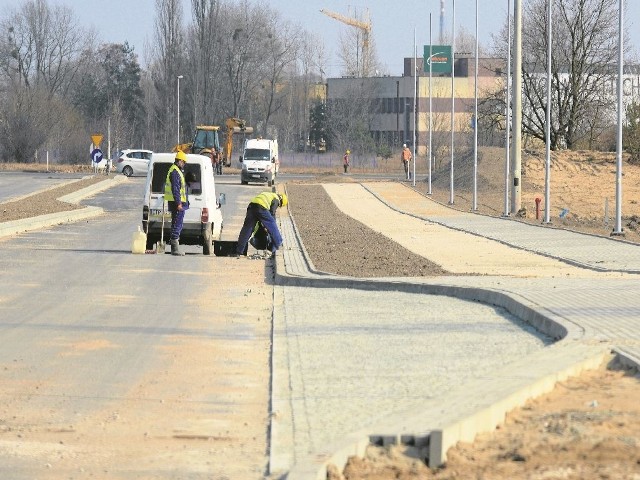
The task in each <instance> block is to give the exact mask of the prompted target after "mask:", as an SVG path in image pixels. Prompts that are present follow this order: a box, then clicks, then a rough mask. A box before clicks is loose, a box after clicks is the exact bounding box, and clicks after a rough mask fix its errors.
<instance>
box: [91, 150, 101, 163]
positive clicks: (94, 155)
mask: <svg viewBox="0 0 640 480" xmlns="http://www.w3.org/2000/svg"><path fill="white" fill-rule="evenodd" d="M91 160H93V163H100V162H101V161H102V150H100V149H99V148H94V149H93V151H92V152H91Z"/></svg>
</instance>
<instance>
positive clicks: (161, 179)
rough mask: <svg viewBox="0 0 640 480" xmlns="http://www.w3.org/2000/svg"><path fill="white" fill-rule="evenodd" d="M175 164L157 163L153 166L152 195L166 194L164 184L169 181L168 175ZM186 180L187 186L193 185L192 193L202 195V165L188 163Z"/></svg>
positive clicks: (185, 172)
mask: <svg viewBox="0 0 640 480" xmlns="http://www.w3.org/2000/svg"><path fill="white" fill-rule="evenodd" d="M171 165H173V163H162V162H157V163H154V164H153V177H152V178H151V192H152V193H164V184H165V182H166V181H167V173H168V172H169V168H170V167H171ZM184 179H185V181H186V182H187V185H189V184H192V187H191V188H190V190H189V191H190V192H191V193H193V194H195V195H199V194H201V193H202V189H201V186H200V185H202V171H201V170H200V164H197V163H192V164H189V163H187V164H186V165H185V166H184Z"/></svg>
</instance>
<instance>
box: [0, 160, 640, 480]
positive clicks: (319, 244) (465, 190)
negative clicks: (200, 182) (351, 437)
mask: <svg viewBox="0 0 640 480" xmlns="http://www.w3.org/2000/svg"><path fill="white" fill-rule="evenodd" d="M503 159H504V156H503V152H502V151H501V150H500V149H484V150H482V152H481V157H480V161H479V163H478V212H479V213H481V214H487V215H496V216H500V215H502V213H503V211H504V193H503V192H504V160H503ZM389 168H392V169H393V168H396V166H394V165H392V164H391V163H390V167H389ZM615 168H616V165H615V155H614V154H599V153H594V152H562V153H561V154H554V156H553V161H552V168H551V183H550V191H551V202H550V205H551V209H550V210H551V221H552V224H551V225H548V226H549V228H571V229H574V230H577V231H584V232H589V233H595V234H598V235H609V234H610V233H611V231H612V230H613V227H614V218H615ZM397 169H398V171H400V169H401V166H400V165H397ZM423 170H424V168H423ZM283 172H286V167H284V166H283ZM623 172H624V176H623V202H622V213H623V221H622V226H623V228H624V233H625V236H624V237H623V238H624V240H626V241H632V242H636V243H640V235H639V234H638V229H637V221H638V220H637V218H638V217H639V216H640V207H639V205H638V201H639V200H640V167H638V166H634V165H629V164H627V163H625V165H624V168H623ZM544 177H545V168H544V153H543V152H528V153H525V154H524V156H523V176H522V206H523V207H525V210H526V213H525V212H522V213H524V216H523V217H522V218H520V220H521V221H527V222H534V223H542V218H543V215H544V185H545V181H544ZM103 178H104V177H101V178H98V179H97V180H102V179H103ZM471 180H472V167H471V164H470V162H469V161H468V160H465V161H460V162H459V164H458V165H457V167H456V171H455V182H454V186H455V197H454V204H453V205H452V206H453V207H454V208H458V209H461V210H466V211H468V210H470V209H471V199H472V194H471V188H472V181H471ZM343 181H346V182H350V181H354V180H353V179H352V178H351V177H350V176H349V175H339V174H335V172H327V173H321V174H319V175H318V176H317V177H316V178H315V179H313V180H311V181H305V182H290V183H289V184H287V185H286V188H287V191H288V193H289V195H290V205H289V208H290V211H291V212H292V214H293V218H294V221H295V222H296V226H297V227H298V229H299V231H300V233H301V236H302V238H303V241H304V244H305V247H306V249H307V251H308V252H309V254H310V256H311V259H312V261H313V263H314V265H315V267H316V268H317V269H319V270H323V271H328V272H333V273H338V274H341V275H351V276H361V277H376V276H433V275H442V274H447V272H445V271H444V270H443V269H442V268H441V267H439V266H438V265H436V264H434V263H433V262H430V261H429V260H428V259H423V258H416V257H415V255H413V254H412V253H411V252H408V251H407V250H406V249H404V248H403V247H401V246H399V245H398V244H396V243H395V242H392V241H390V240H389V239H387V238H386V237H383V236H381V235H379V234H377V233H375V232H373V231H372V230H371V229H369V228H368V227H366V226H365V225H363V224H361V223H358V222H355V221H353V220H352V219H350V218H349V217H347V216H346V215H344V214H341V213H340V212H339V211H337V208H336V207H335V205H334V204H333V203H332V202H331V200H330V198H329V197H328V196H327V194H326V193H325V192H324V189H323V188H322V187H321V185H319V184H321V183H326V182H343ZM81 186H86V185H82V184H80V183H78V184H76V187H75V188H80V187H81ZM66 188H68V187H59V189H60V190H58V191H48V192H46V194H41V195H42V196H41V197H39V198H40V199H41V200H34V201H33V202H20V203H22V204H24V203H29V204H30V205H33V208H34V209H36V211H38V212H39V213H43V209H46V208H60V205H57V204H56V202H53V201H52V198H53V199H55V198H57V196H60V195H64V194H65V193H69V192H68V191H66ZM71 188H73V187H71ZM416 188H417V189H418V190H420V191H421V192H426V183H425V182H418V184H417V185H416ZM432 192H433V193H432V198H433V199H434V200H436V201H439V202H441V203H444V204H447V203H448V201H449V194H450V192H449V170H448V168H447V166H446V165H445V166H444V167H443V168H441V169H439V170H435V171H434V174H433V186H432ZM52 195H53V197H52ZM536 197H538V198H541V199H542V202H541V205H540V218H539V219H536V218H535V198H536ZM59 203H61V202H59ZM6 207H7V204H2V205H0V211H2V210H7V211H9V210H12V211H14V212H18V213H14V214H13V215H18V216H20V215H21V216H29V215H31V214H33V211H29V210H28V208H32V207H28V208H27V207H24V208H23V209H20V208H21V207H19V206H17V205H14V207H15V208H9V209H7V208H6ZM319 207H322V208H319ZM562 212H564V214H563V215H562V218H561V216H560V213H562ZM5 213H6V212H3V215H4V214H5ZM7 220H9V218H8V217H5V216H3V217H1V221H7ZM616 238H619V237H616ZM371 244H376V245H379V247H378V248H377V249H375V250H373V249H371V248H369V247H366V246H367V245H371ZM327 247H328V248H327ZM638 398H640V377H638V375H637V372H630V371H624V370H617V369H607V368H605V367H603V368H601V369H600V370H596V371H592V372H588V373H586V374H584V375H582V376H581V377H579V378H574V379H570V380H568V381H566V382H562V383H560V384H558V386H557V387H556V389H555V390H554V391H553V392H552V393H550V394H549V395H546V396H544V397H541V398H538V399H535V400H533V401H531V402H529V403H528V404H527V405H526V406H524V407H523V408H520V409H517V410H515V411H513V412H511V413H510V414H509V416H508V418H507V420H506V422H505V423H504V424H503V425H501V426H500V427H499V428H498V429H496V430H495V431H494V432H491V433H488V434H484V435H479V436H478V437H477V439H476V441H475V442H474V443H472V444H462V443H461V444H459V445H457V446H456V447H454V448H452V449H451V450H450V451H449V452H448V460H447V464H446V466H445V467H444V468H442V469H439V470H437V471H431V470H429V469H428V468H427V467H426V466H425V465H424V462H423V461H422V460H420V459H416V458H414V457H412V456H411V455H412V454H411V452H410V451H404V450H403V449H402V448H400V447H396V448H391V449H381V448H374V447H371V448H370V449H369V451H368V453H367V457H366V458H365V459H359V458H353V459H351V461H350V463H349V465H348V466H347V467H346V469H345V470H344V472H334V473H333V474H332V476H331V477H330V478H331V479H332V480H338V479H345V480H346V479H349V480H355V479H358V480H365V479H367V480H380V479H389V478H397V479H404V480H407V479H429V478H437V479H492V480H506V479H516V478H517V479H536V480H537V479H540V480H542V479H576V480H577V479H600V478H602V479H605V478H607V479H630V480H631V479H632V480H640V402H638V400H637V399H638Z"/></svg>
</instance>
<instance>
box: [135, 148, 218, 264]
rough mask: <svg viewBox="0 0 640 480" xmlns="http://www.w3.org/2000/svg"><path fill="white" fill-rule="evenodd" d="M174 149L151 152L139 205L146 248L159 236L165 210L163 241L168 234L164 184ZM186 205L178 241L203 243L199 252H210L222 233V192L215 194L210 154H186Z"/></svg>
mask: <svg viewBox="0 0 640 480" xmlns="http://www.w3.org/2000/svg"><path fill="white" fill-rule="evenodd" d="M175 157H176V154H175V153H154V154H153V155H152V156H151V162H150V163H149V171H148V173H147V181H146V183H145V190H144V203H143V206H142V229H143V231H145V232H146V233H147V250H152V249H153V248H154V247H155V244H156V243H157V242H159V241H160V240H161V238H160V232H161V231H162V230H163V228H162V217H163V212H164V237H163V240H164V243H166V244H168V243H169V237H170V235H171V213H170V212H169V211H168V207H167V202H165V201H164V185H165V181H166V179H167V172H168V171H169V168H170V167H171V165H173V163H174V161H175ZM184 176H185V180H186V183H187V199H188V201H189V208H188V210H187V211H186V213H185V216H184V226H183V228H182V233H181V234H180V244H181V245H202V253H204V254H205V255H211V253H212V251H213V242H214V241H216V240H220V235H221V234H222V223H223V222H222V210H221V209H220V207H221V206H222V205H223V204H224V203H225V198H224V194H220V196H219V197H216V185H215V180H214V177H213V169H212V166H211V158H209V157H206V156H204V155H195V154H188V155H187V163H186V164H185V166H184Z"/></svg>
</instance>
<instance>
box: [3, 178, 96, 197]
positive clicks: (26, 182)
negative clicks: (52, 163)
mask: <svg viewBox="0 0 640 480" xmlns="http://www.w3.org/2000/svg"><path fill="white" fill-rule="evenodd" d="M83 176H84V175H83V174H75V173H51V174H42V173H27V172H0V202H7V201H10V200H13V199H14V198H19V197H23V196H25V195H30V194H32V193H34V192H38V191H40V190H43V189H46V188H52V187H57V186H58V185H62V184H63V183H64V182H67V181H69V180H73V179H78V178H82V177H83Z"/></svg>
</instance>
